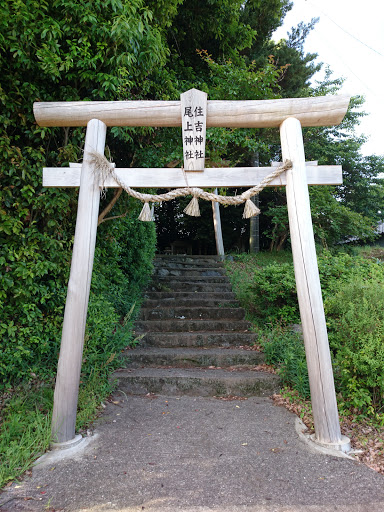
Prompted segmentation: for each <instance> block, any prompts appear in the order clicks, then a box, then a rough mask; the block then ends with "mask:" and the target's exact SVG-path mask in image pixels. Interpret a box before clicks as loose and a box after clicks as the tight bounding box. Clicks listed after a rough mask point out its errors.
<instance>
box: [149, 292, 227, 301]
mask: <svg viewBox="0 0 384 512" xmlns="http://www.w3.org/2000/svg"><path fill="white" fill-rule="evenodd" d="M144 298H145V299H150V300H153V301H162V300H164V299H169V300H174V301H175V302H177V303H178V302H179V301H180V300H183V299H186V300H199V301H202V302H203V301H206V300H211V301H217V302H218V303H219V304H221V302H222V301H234V302H236V296H235V294H234V293H233V292H220V293H216V292H191V291H187V290H184V291H182V292H180V291H178V292H173V291H163V292H161V291H149V290H147V291H146V292H145V295H144Z"/></svg>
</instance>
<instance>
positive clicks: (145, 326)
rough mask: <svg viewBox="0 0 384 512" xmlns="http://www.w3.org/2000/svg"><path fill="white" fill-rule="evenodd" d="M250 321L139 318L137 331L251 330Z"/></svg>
mask: <svg viewBox="0 0 384 512" xmlns="http://www.w3.org/2000/svg"><path fill="white" fill-rule="evenodd" d="M249 328H250V324H249V322H245V321H242V320H231V319H222V320H184V319H173V320H138V321H137V322H136V331H138V332H148V331H152V332H153V331H161V332H193V331H203V332H206V331H224V332H226V331H227V332H228V331H229V332H230V331H236V332H249V331H248V329H249Z"/></svg>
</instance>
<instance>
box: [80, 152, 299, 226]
mask: <svg viewBox="0 0 384 512" xmlns="http://www.w3.org/2000/svg"><path fill="white" fill-rule="evenodd" d="M89 162H90V164H91V165H92V166H93V168H94V172H95V173H96V174H97V175H98V176H99V177H100V178H101V182H102V184H103V188H104V183H105V181H106V179H107V178H108V176H111V177H112V178H113V179H114V180H115V181H116V183H117V184H118V185H120V187H122V188H123V189H124V190H125V191H126V192H127V194H129V195H130V196H131V197H134V198H136V199H139V200H140V201H142V202H144V205H143V209H142V211H141V213H140V215H139V220H142V221H151V220H153V215H152V213H151V209H150V207H149V203H150V202H152V203H160V202H162V201H171V200H172V199H176V198H177V197H185V196H189V195H191V194H192V196H193V197H192V200H191V202H190V203H189V204H188V206H187V207H186V208H185V210H184V212H185V213H187V214H188V215H193V216H195V217H198V216H200V211H199V204H198V198H200V199H204V200H205V201H215V202H217V203H220V204H223V205H235V206H236V205H239V204H242V203H244V202H245V207H244V213H243V218H244V219H248V218H250V217H254V216H255V215H258V214H259V213H260V210H259V208H257V206H256V205H255V204H254V203H253V202H252V201H251V197H253V196H255V195H257V194H258V193H259V192H261V191H262V190H263V189H264V188H265V187H266V186H267V185H268V183H270V182H271V181H273V180H274V179H275V178H277V177H278V176H280V174H282V173H283V172H285V171H286V170H288V169H291V168H292V162H290V161H289V160H286V161H285V162H284V163H283V165H281V166H280V167H277V168H276V169H275V170H274V171H272V172H271V173H270V174H269V175H268V176H266V177H265V178H264V179H263V180H262V181H261V182H260V183H259V184H258V185H256V186H254V187H252V188H250V189H248V190H246V191H245V192H243V193H242V194H240V195H238V196H221V195H219V194H212V193H211V192H206V191H205V190H203V189H201V188H196V187H192V188H191V187H189V186H188V187H184V188H177V189H175V190H171V191H170V192H166V193H165V194H143V193H141V192H137V190H134V189H133V188H131V187H129V186H128V185H127V184H126V183H124V181H123V180H121V179H120V177H119V176H118V175H117V174H116V172H115V169H114V167H112V165H111V164H110V162H109V161H108V160H107V159H106V158H105V156H104V155H101V154H100V153H97V152H91V153H90V159H89ZM187 185H188V182H187Z"/></svg>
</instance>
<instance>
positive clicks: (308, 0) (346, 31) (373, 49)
mask: <svg viewBox="0 0 384 512" xmlns="http://www.w3.org/2000/svg"><path fill="white" fill-rule="evenodd" d="M306 1H307V2H308V3H310V4H311V5H313V7H316V8H317V9H319V11H320V12H321V13H322V14H324V16H326V17H327V18H328V19H329V20H330V21H332V23H334V24H335V25H336V26H337V27H339V29H340V30H342V31H343V32H345V33H346V34H347V35H349V36H350V37H352V38H353V39H355V40H356V41H358V42H359V43H360V44H362V45H363V46H366V47H367V48H369V49H370V50H372V51H373V52H375V53H377V54H378V55H380V57H384V55H383V54H382V53H380V52H379V51H377V50H375V48H372V46H369V45H368V44H366V43H364V41H361V39H359V38H358V37H356V36H354V35H353V34H351V33H350V32H348V30H345V29H344V28H343V27H342V26H341V25H339V24H338V23H337V22H336V21H335V20H333V19H332V18H331V17H330V16H328V14H327V13H325V12H324V11H323V10H322V9H320V7H318V6H317V5H315V4H314V3H312V2H311V1H310V0H306Z"/></svg>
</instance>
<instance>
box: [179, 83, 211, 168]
mask: <svg viewBox="0 0 384 512" xmlns="http://www.w3.org/2000/svg"><path fill="white" fill-rule="evenodd" d="M180 104H181V125H182V128H181V129H182V136H183V153H184V170H185V171H204V165H205V138H206V131H207V93H205V92H203V91H198V90H197V89H190V90H189V91H187V92H184V93H183V94H181V95H180Z"/></svg>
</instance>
